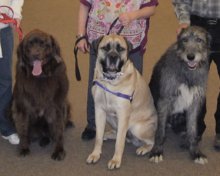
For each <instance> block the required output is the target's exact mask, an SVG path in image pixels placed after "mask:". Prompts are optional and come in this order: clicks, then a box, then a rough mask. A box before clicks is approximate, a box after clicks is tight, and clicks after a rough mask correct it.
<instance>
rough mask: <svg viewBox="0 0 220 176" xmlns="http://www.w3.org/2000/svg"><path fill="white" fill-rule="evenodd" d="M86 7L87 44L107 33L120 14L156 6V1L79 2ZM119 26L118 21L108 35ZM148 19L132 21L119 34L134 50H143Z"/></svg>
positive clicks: (100, 0) (83, 0)
mask: <svg viewBox="0 0 220 176" xmlns="http://www.w3.org/2000/svg"><path fill="white" fill-rule="evenodd" d="M80 2H81V3H83V4H84V5H86V6H88V7H89V8H90V10H89V17H88V21H87V36H88V39H89V42H90V43H91V42H92V41H93V40H95V39H97V38H98V37H100V36H102V35H105V34H107V33H108V32H109V28H110V26H111V24H112V22H113V21H114V20H115V19H116V18H117V17H118V16H119V15H120V14H121V13H122V12H130V11H135V10H139V9H141V8H143V7H146V6H149V7H150V6H156V5H158V1H157V0H80ZM120 27H121V24H120V22H119V21H118V22H117V23H116V24H115V26H114V27H113V28H112V29H111V31H110V33H117V31H118V30H119V29H120ZM148 28H149V18H142V19H138V20H134V21H133V22H131V23H130V24H129V26H126V27H124V29H123V30H122V32H121V34H120V35H122V36H124V37H126V38H127V39H128V40H129V41H130V42H131V43H132V44H133V48H134V49H141V50H144V49H145V45H146V42H147V32H148Z"/></svg>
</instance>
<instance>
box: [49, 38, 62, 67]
mask: <svg viewBox="0 0 220 176" xmlns="http://www.w3.org/2000/svg"><path fill="white" fill-rule="evenodd" d="M50 40H51V47H52V50H53V55H54V57H55V59H56V61H57V63H60V62H61V61H62V59H61V51H60V46H59V44H58V42H57V41H56V40H55V38H54V37H53V36H52V35H50Z"/></svg>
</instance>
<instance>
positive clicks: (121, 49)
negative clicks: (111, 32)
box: [116, 44, 125, 52]
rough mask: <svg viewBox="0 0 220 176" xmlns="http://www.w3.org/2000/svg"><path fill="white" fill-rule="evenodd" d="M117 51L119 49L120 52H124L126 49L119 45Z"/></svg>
mask: <svg viewBox="0 0 220 176" xmlns="http://www.w3.org/2000/svg"><path fill="white" fill-rule="evenodd" d="M116 49H117V51H118V52H122V51H124V50H125V48H123V47H121V46H120V45H119V44H118V45H117V48H116Z"/></svg>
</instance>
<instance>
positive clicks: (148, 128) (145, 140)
mask: <svg viewBox="0 0 220 176" xmlns="http://www.w3.org/2000/svg"><path fill="white" fill-rule="evenodd" d="M154 118H157V117H152V119H154ZM155 129H156V122H155V123H154V122H152V123H150V122H149V121H146V122H144V121H140V122H138V123H136V124H135V125H134V126H132V127H131V128H130V129H129V131H130V132H131V133H132V136H131V139H130V141H131V142H132V143H133V145H135V146H138V148H137V150H136V154H137V155H145V154H146V153H148V152H149V151H150V150H151V149H152V147H153V145H154V135H155Z"/></svg>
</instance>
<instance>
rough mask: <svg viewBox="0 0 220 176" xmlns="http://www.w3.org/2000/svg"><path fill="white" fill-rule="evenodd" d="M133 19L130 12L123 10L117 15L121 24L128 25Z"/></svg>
mask: <svg viewBox="0 0 220 176" xmlns="http://www.w3.org/2000/svg"><path fill="white" fill-rule="evenodd" d="M133 20H134V15H133V13H132V12H125V13H122V14H120V15H119V21H120V22H121V24H122V25H123V26H128V25H129V24H130V23H131V22H132V21H133Z"/></svg>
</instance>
